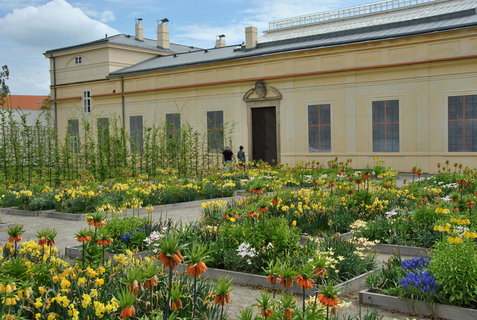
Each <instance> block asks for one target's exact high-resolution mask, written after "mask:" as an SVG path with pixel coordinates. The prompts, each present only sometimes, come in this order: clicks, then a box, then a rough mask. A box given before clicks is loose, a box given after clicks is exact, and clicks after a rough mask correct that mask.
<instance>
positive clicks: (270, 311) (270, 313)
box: [260, 309, 273, 318]
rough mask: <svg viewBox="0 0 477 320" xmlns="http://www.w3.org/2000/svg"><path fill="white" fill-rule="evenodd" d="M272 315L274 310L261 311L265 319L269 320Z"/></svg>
mask: <svg viewBox="0 0 477 320" xmlns="http://www.w3.org/2000/svg"><path fill="white" fill-rule="evenodd" d="M272 314H273V310H272V309H266V310H265V309H262V310H261V311H260V315H261V316H262V317H264V318H268V317H270V316H271V315H272Z"/></svg>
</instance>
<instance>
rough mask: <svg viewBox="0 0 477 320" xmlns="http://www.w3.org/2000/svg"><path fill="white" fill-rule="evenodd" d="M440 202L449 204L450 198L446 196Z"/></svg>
mask: <svg viewBox="0 0 477 320" xmlns="http://www.w3.org/2000/svg"><path fill="white" fill-rule="evenodd" d="M441 200H443V201H446V202H449V201H451V198H450V196H448V195H447V196H445V197H442V198H441Z"/></svg>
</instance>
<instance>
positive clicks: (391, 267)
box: [366, 252, 406, 296]
mask: <svg viewBox="0 0 477 320" xmlns="http://www.w3.org/2000/svg"><path fill="white" fill-rule="evenodd" d="M401 264H402V259H401V256H400V255H399V253H398V252H396V253H394V254H393V255H392V256H391V257H390V258H389V259H388V260H387V261H386V262H385V263H384V265H383V268H382V270H381V272H379V273H378V274H373V275H369V276H368V278H367V279H366V283H367V285H368V286H369V288H370V289H371V290H378V291H382V292H384V293H387V294H389V295H393V296H400V295H401V294H400V293H402V287H401V285H400V284H399V280H401V279H402V278H404V277H405V276H406V273H405V271H404V270H403V268H402V266H401Z"/></svg>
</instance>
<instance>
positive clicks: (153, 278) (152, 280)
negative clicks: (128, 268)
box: [144, 276, 159, 289]
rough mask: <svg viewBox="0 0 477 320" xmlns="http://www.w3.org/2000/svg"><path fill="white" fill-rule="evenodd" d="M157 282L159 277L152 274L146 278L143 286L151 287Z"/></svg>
mask: <svg viewBox="0 0 477 320" xmlns="http://www.w3.org/2000/svg"><path fill="white" fill-rule="evenodd" d="M158 283H159V279H157V276H154V277H152V278H151V279H148V280H146V282H144V286H145V287H146V289H150V288H152V287H155V286H157V284H158Z"/></svg>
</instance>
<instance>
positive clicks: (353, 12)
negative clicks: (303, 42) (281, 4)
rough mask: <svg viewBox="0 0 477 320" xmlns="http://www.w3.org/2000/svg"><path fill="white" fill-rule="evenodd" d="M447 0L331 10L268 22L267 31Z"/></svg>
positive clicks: (389, 0) (402, 0)
mask: <svg viewBox="0 0 477 320" xmlns="http://www.w3.org/2000/svg"><path fill="white" fill-rule="evenodd" d="M441 1H448V0H385V1H379V2H373V3H368V4H363V5H359V6H354V7H348V8H343V9H338V10H331V11H325V12H319V13H314V14H307V15H303V16H298V17H293V18H288V19H280V20H274V21H271V22H269V24H268V30H277V29H284V28H290V27H295V26H301V25H307V24H313V23H319V22H324V21H329V20H337V19H346V18H350V17H355V16H360V15H366V14H372V13H376V12H384V11H389V10H394V9H400V8H405V7H411V6H415V5H421V4H426V3H431V2H441Z"/></svg>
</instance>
